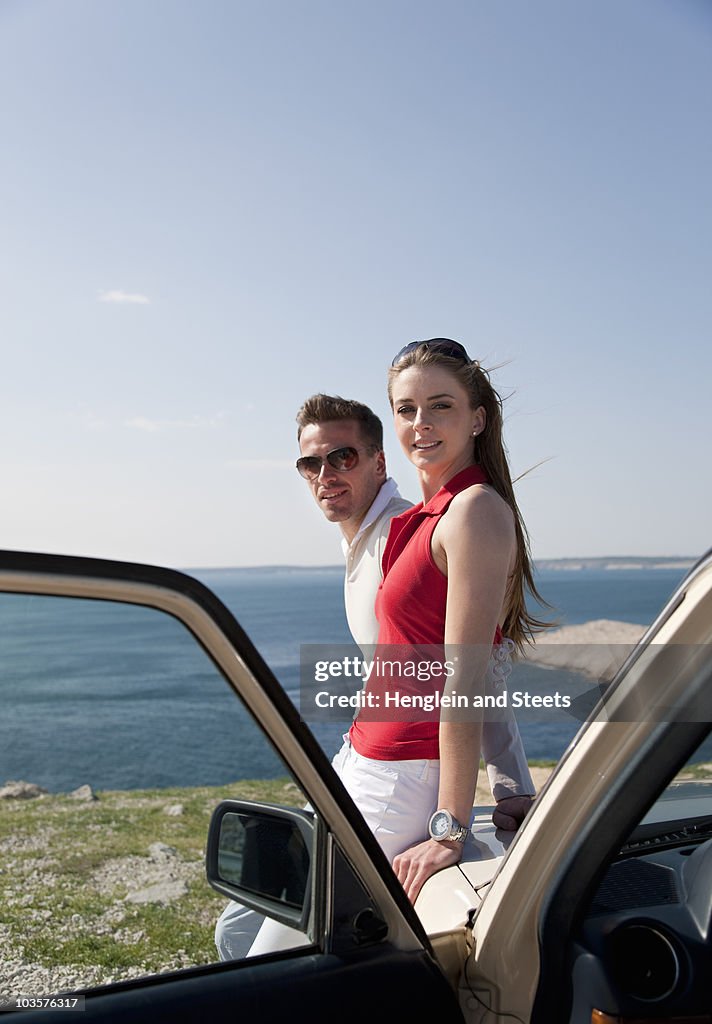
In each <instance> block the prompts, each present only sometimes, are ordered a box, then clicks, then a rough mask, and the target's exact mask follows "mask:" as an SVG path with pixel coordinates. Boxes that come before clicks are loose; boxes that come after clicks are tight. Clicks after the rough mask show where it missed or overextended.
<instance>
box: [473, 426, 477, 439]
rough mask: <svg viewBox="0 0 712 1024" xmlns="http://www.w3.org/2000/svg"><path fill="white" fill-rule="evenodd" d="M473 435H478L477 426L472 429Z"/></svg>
mask: <svg viewBox="0 0 712 1024" xmlns="http://www.w3.org/2000/svg"><path fill="white" fill-rule="evenodd" d="M472 436H473V437H477V427H475V429H474V430H473V431H472Z"/></svg>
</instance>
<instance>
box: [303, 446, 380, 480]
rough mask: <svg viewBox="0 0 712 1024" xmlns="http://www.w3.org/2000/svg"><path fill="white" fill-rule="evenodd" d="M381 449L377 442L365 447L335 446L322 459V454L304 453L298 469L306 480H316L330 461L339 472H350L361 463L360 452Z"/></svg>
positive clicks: (332, 466)
mask: <svg viewBox="0 0 712 1024" xmlns="http://www.w3.org/2000/svg"><path fill="white" fill-rule="evenodd" d="M380 450H381V449H380V448H379V447H378V445H377V444H367V445H366V446H365V448H352V447H351V445H346V446H345V447H344V448H334V449H333V451H330V452H327V453H326V455H325V456H324V458H323V459H322V457H321V455H302V457H301V459H297V470H298V472H299V473H300V474H301V475H302V476H303V477H304V479H305V480H316V478H317V477H318V476H319V474H320V473H321V467H322V466H323V465H324V463H325V462H328V463H329V465H330V466H331V468H332V469H335V470H337V472H339V473H350V472H351V470H352V469H356V467H357V466H358V464H359V452H378V451H380Z"/></svg>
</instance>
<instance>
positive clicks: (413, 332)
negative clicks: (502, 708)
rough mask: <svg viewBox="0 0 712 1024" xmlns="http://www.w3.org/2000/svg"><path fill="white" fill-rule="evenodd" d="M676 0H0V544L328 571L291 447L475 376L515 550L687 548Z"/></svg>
mask: <svg viewBox="0 0 712 1024" xmlns="http://www.w3.org/2000/svg"><path fill="white" fill-rule="evenodd" d="M711 58H712V3H711V2H709V0H596V2H595V3H593V2H583V0H581V2H572V0H537V2H536V3H531V0H499V2H493V0H467V2H464V0H438V2H437V3H436V2H423V0H259V2H258V0H250V2H246V0H231V2H228V0H200V2H198V0H191V2H188V0H150V2H146V0H0V95H1V96H2V103H1V104H0V132H1V135H2V159H1V160H0V195H2V216H1V219H0V345H1V346H2V349H1V350H2V362H1V365H2V371H1V372H0V430H1V431H2V438H3V443H2V446H1V447H0V474H1V479H2V481H3V500H2V503H1V504H0V546H2V547H5V548H10V549H22V550H35V551H48V552H59V553H65V554H85V555H92V556H99V557H109V558H119V559H123V560H130V561H143V562H150V563H153V564H158V565H167V566H171V567H177V568H184V567H218V566H250V565H270V564H271V565H275V564H289V565H336V564H338V563H339V562H340V561H341V557H342V556H341V550H340V544H339V537H340V534H339V530H338V527H336V526H334V525H333V524H329V523H327V522H326V521H325V520H324V519H323V517H322V515H321V513H320V512H319V510H318V509H317V508H316V506H315V505H314V503H313V499H312V498H311V496H310V493H309V491H308V488H307V485H306V484H305V483H304V481H302V480H301V478H300V477H299V476H298V474H297V473H296V471H295V469H294V461H295V459H296V457H297V455H298V451H297V444H296V426H295V415H296V412H297V409H298V408H299V406H300V405H301V403H302V401H303V400H304V399H305V398H306V397H307V396H308V395H310V394H313V393H315V392H318V391H324V392H328V393H331V394H340V395H343V396H345V397H347V398H356V399H359V400H361V401H363V402H366V403H367V404H369V405H370V406H371V407H372V408H373V409H374V411H375V412H377V413H378V415H380V416H381V418H382V419H383V421H384V425H385V434H386V453H387V457H388V466H389V470H390V472H391V474H392V475H393V476H394V477H395V478H396V480H397V481H398V484H399V486H400V489H401V491H402V492H403V493H404V494H406V495H407V496H409V497H411V498H412V500H414V501H416V500H419V498H420V493H419V489H418V484H417V479H416V476H415V472H414V470H413V468H412V467H411V466H410V464H409V463H408V461H407V460H406V458H405V456H404V455H403V454H402V453H401V452H400V450H399V449H398V447H397V442H396V440H395V435H394V433H393V427H392V419H391V414H390V409H389V406H388V401H387V396H386V369H387V367H388V365H389V364H390V361H391V358H392V356H393V355H394V354H395V352H396V351H397V350H398V349H400V348H401V347H402V346H403V345H404V344H406V343H407V342H409V341H412V340H415V339H422V338H428V337H434V336H445V337H451V338H456V339H457V340H459V341H461V342H462V343H463V344H464V345H465V346H466V347H467V349H468V351H469V352H470V354H471V355H472V356H476V357H477V358H479V359H480V361H481V362H482V363H483V365H485V366H486V367H491V368H494V369H493V373H492V378H493V383H494V384H495V387H497V389H498V390H499V391H500V393H501V394H502V395H503V397H504V399H505V403H504V408H505V437H506V441H507V446H508V451H509V457H510V463H511V468H512V473H513V475H515V476H520V475H522V474H524V475H523V476H522V478H521V480H520V481H519V482H518V484H517V498H518V501H519V504H520V507H521V509H522V512H523V515H524V518H525V521H526V524H527V527H528V530H529V534H530V539H531V548H532V553H533V556H534V558H535V560H536V559H549V558H561V557H583V556H587V557H595V556H609V555H639V556H651V555H652V556H670V555H685V556H698V555H701V554H702V553H704V552H705V551H706V550H707V549H708V548H709V547H710V545H712V530H710V528H709V524H710V508H712V474H710V471H709V465H710V457H709V453H708V448H709V444H710V439H711V438H712V403H711V402H710V400H709V391H710V386H711V384H712V374H711V372H710V371H711V369H712V338H711V330H710V328H711V325H712V287H711V281H712V266H711V264H712V259H711V249H710V239H711V238H712V203H711V201H710V193H711V189H710V182H712V132H710V124H711V122H712V118H711V114H712V59H711Z"/></svg>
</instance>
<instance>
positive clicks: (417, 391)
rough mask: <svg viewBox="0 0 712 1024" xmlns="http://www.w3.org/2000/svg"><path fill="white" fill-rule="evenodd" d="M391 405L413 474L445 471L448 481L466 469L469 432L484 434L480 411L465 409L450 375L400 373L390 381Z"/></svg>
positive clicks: (470, 457) (432, 370)
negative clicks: (414, 472) (423, 471)
mask: <svg viewBox="0 0 712 1024" xmlns="http://www.w3.org/2000/svg"><path fill="white" fill-rule="evenodd" d="M392 401H393V418H394V423H395V428H396V434H397V436H398V440H399V441H400V443H401V447H402V448H403V451H404V452H405V453H406V455H407V456H408V458H409V459H410V461H411V462H412V463H413V465H414V466H415V467H416V468H417V469H422V470H427V469H432V470H435V471H438V470H440V469H442V470H447V471H449V476H451V475H452V474H453V473H457V472H459V471H460V469H464V468H465V467H466V466H470V465H472V463H473V462H474V460H475V455H474V452H475V444H474V438H473V432H474V431H476V432H477V433H481V432H482V430H483V429H484V426H485V411H484V409H483V408H482V406H479V408H477V409H472V408H471V406H470V396H469V394H468V392H467V390H466V389H465V388H464V387H463V386H462V384H461V383H460V382H459V380H458V379H457V377H455V376H454V375H453V374H452V373H451V372H450V370H446V369H444V368H443V367H441V366H410V367H408V369H406V370H402V371H401V373H399V374H398V376H397V377H396V378H395V380H394V382H393V388H392ZM449 476H448V477H447V478H448V479H449Z"/></svg>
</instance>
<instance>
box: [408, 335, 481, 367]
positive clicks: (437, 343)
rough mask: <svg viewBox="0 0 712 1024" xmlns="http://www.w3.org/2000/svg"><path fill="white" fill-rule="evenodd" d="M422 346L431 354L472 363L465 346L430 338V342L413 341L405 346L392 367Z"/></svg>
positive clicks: (451, 341)
mask: <svg viewBox="0 0 712 1024" xmlns="http://www.w3.org/2000/svg"><path fill="white" fill-rule="evenodd" d="M421 345H422V346H423V347H424V348H426V349H427V350H428V351H429V352H439V353H440V355H443V356H450V357H451V358H452V359H462V360H463V361H464V362H466V363H470V362H472V360H471V359H470V357H469V356H468V354H467V352H466V351H465V348H464V346H463V345H461V344H460V342H459V341H453V340H452V339H451V338H430V339H429V340H428V341H411V342H410V343H409V344H408V345H404V346H403V348H402V349H401V350H400V352H397V353H396V355H395V356H394V358H393V362H392V363H391V366H397V365H398V363H400V361H401V360H402V359H404V358H405V357H406V356H407V355H408V354H409V353H410V352H415V350H416V349H417V348H420V347H421Z"/></svg>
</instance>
